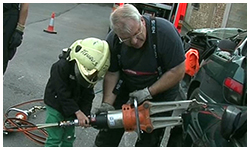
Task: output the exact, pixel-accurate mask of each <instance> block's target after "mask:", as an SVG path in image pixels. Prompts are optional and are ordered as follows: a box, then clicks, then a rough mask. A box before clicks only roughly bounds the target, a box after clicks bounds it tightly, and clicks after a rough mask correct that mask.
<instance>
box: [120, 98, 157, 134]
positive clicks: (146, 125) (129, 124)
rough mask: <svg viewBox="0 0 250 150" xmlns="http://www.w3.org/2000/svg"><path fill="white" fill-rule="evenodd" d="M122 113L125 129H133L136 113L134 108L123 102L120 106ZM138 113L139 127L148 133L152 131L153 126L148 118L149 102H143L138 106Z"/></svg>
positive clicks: (134, 128)
mask: <svg viewBox="0 0 250 150" xmlns="http://www.w3.org/2000/svg"><path fill="white" fill-rule="evenodd" d="M122 114H123V125H124V129H125V131H135V130H136V115H135V109H134V108H133V107H132V105H130V104H124V105H123V106H122ZM138 114H139V122H140V128H141V129H142V130H143V131H145V132H147V133H150V132H152V131H153V126H152V123H151V120H150V114H149V103H147V102H144V103H143V104H142V105H140V106H139V107H138Z"/></svg>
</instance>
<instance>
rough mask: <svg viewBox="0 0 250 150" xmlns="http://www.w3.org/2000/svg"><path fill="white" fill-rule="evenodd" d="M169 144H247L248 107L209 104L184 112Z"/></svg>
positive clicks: (245, 145) (170, 145) (243, 145)
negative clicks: (181, 121) (181, 120)
mask: <svg viewBox="0 0 250 150" xmlns="http://www.w3.org/2000/svg"><path fill="white" fill-rule="evenodd" d="M182 118H183V125H182V126H176V127H175V128H173V129H172V131H171V135H170V139H169V142H168V146H169V147H247V106H236V105H226V104H223V105H219V104H216V105H215V104H210V105H208V107H206V108H203V109H200V110H199V109H194V110H191V111H187V112H186V113H183V115H182Z"/></svg>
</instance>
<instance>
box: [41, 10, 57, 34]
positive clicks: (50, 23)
mask: <svg viewBox="0 0 250 150" xmlns="http://www.w3.org/2000/svg"><path fill="white" fill-rule="evenodd" d="M54 19H55V13H54V12H53V13H52V15H51V19H50V22H49V26H48V28H47V29H44V30H43V31H44V32H47V33H52V34H57V32H56V31H55V30H54Z"/></svg>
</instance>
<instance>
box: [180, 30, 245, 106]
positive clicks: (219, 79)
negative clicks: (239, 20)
mask: <svg viewBox="0 0 250 150" xmlns="http://www.w3.org/2000/svg"><path fill="white" fill-rule="evenodd" d="M212 41H213V42H214V43H216V42H215V41H216V40H212ZM190 45H191V46H193V45H194V44H193V42H192V43H191V44H190ZM210 47H213V48H211V49H210V53H211V54H209V55H208V56H206V57H205V58H203V59H202V60H201V62H200V68H199V71H198V72H197V73H196V74H195V75H194V76H193V77H190V78H189V79H185V78H184V79H183V81H181V86H180V87H181V88H180V93H181V95H182V98H183V99H193V98H195V99H197V100H198V101H201V102H205V103H226V104H235V105H241V106H246V105H247V99H246V94H247V92H246V90H247V63H246V62H247V57H246V55H247V32H246V31H243V30H240V31H239V32H238V34H236V35H235V36H231V37H230V38H226V39H224V40H218V43H217V44H213V46H210ZM199 50H200V51H201V50H202V49H199ZM204 53H206V52H201V55H202V54H204Z"/></svg>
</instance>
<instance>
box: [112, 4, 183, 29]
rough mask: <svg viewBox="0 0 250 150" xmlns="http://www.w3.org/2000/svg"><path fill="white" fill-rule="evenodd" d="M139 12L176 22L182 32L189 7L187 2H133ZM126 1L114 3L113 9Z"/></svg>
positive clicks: (175, 24)
mask: <svg viewBox="0 0 250 150" xmlns="http://www.w3.org/2000/svg"><path fill="white" fill-rule="evenodd" d="M131 4H132V5H134V6H135V7H136V8H137V9H138V10H139V12H140V13H141V14H142V15H143V14H148V15H152V16H156V17H162V18H165V19H167V20H169V21H170V22H172V23H173V24H174V26H175V27H176V28H177V30H178V31H179V32H181V28H182V24H183V20H184V16H185V13H186V9H187V3H131ZM121 5H124V3H114V5H113V11H114V10H115V9H116V8H117V7H118V6H121Z"/></svg>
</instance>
